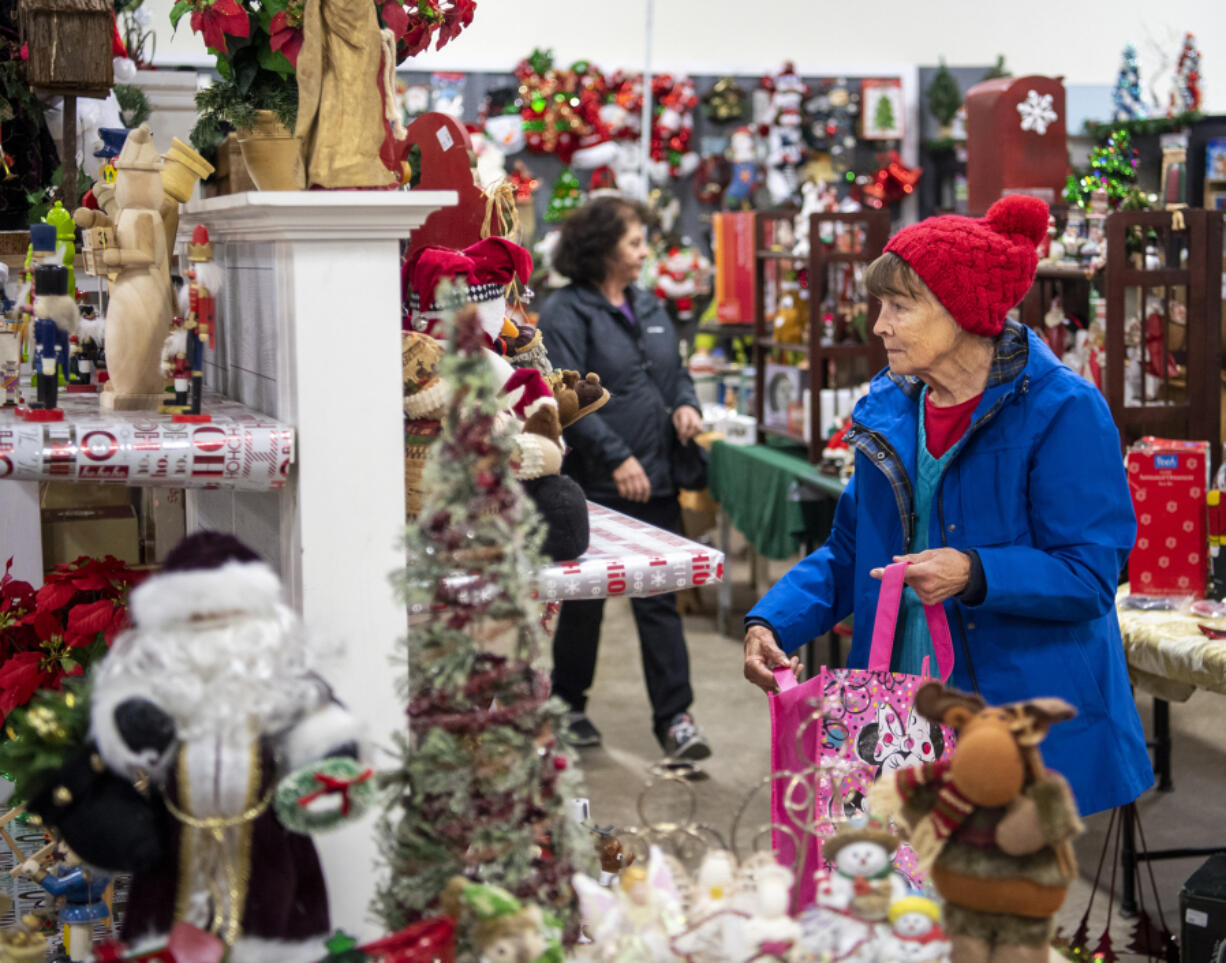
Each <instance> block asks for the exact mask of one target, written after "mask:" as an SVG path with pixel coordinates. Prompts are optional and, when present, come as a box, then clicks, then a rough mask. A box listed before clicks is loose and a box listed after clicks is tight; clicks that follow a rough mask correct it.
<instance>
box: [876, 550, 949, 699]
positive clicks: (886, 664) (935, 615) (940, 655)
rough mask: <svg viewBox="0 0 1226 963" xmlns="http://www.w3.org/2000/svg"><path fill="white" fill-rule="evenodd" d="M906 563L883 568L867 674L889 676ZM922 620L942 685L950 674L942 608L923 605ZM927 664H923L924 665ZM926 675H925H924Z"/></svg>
mask: <svg viewBox="0 0 1226 963" xmlns="http://www.w3.org/2000/svg"><path fill="white" fill-rule="evenodd" d="M906 572H907V563H906V562H895V563H894V564H893V565H887V566H886V567H885V572H884V573H883V574H882V576H881V594H880V595H879V596H878V597H877V618H876V620H875V621H874V622H873V644H872V647H871V648H870V649H869V653H868V668H869V671H870V672H889V671H890V656H891V655H893V653H894V631H895V629H896V628H897V626H898V610H899V608H900V607H901V605H902V589H903V576H904V575H906ZM924 618H925V619H926V620H927V622H928V634H929V635H931V636H932V650H933V652H934V653H935V654H936V657H937V672H938V673H939V675H940V679H941V681H942V682H946V681H948V680H949V675H950V673H951V672H953V671H954V643H953V639H951V638H950V635H949V622H948V621H947V620H946V618H945V607H944V606H943V605H925V606H924ZM926 662H927V660H925V663H926ZM925 674H927V673H925Z"/></svg>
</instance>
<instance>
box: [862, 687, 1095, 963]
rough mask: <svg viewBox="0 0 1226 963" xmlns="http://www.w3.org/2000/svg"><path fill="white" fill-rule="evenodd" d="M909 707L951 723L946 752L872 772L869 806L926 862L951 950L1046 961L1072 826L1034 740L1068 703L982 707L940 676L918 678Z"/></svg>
mask: <svg viewBox="0 0 1226 963" xmlns="http://www.w3.org/2000/svg"><path fill="white" fill-rule="evenodd" d="M915 708H916V711H917V712H919V713H920V714H922V715H924V716H925V717H927V718H928V719H930V720H931V721H932V722H933V723H941V724H943V725H946V726H950V727H952V728H953V729H954V730H955V731H956V732H957V736H958V741H957V746H956V747H955V749H954V753H953V756H952V758H951V759H949V760H948V761H942V762H940V763H937V764H935V765H932V766H924V767H920V768H915V769H902V770H899V772H898V773H896V774H895V776H894V778H893V779H883V780H881V781H880V782H878V783H876V784H875V785H874V786H873V788H872V789H871V790H870V791H869V801H870V805H872V807H873V808H874V811H875V812H878V813H881V814H882V815H887V814H888V815H890V816H892V817H893V818H895V819H896V820H897V821H898V823H899V824H900V825H901V826H903V827H904V828H905V829H906V831H907V833H908V836H909V839H910V841H911V845H912V847H913V848H914V850H915V854H916V856H917V857H918V859H919V864H920V868H921V869H922V870H930V871H931V877H932V884H933V886H934V887H935V888H936V890H937V892H938V893H940V895H941V896H942V897H943V898H944V899H945V929H946V932H948V933H949V935H950V939H951V942H952V944H953V952H952V955H953V958H954V959H956V960H967V961H985V963H1046V961H1047V959H1048V958H1049V948H1048V942H1049V940H1050V939H1051V918H1052V916H1053V914H1055V913H1056V911H1057V910H1059V908H1060V906H1061V904H1062V903H1063V902H1064V896H1065V893H1066V892H1067V890H1068V886H1069V882H1070V880H1072V879H1074V878H1075V877H1076V873H1077V870H1076V861H1075V859H1074V857H1073V850H1072V845H1071V840H1072V838H1073V837H1074V836H1076V835H1077V834H1078V833H1079V832H1081V829H1082V826H1081V820H1080V819H1079V818H1078V815H1077V806H1076V804H1075V803H1074V802H1073V797H1072V793H1071V792H1070V791H1069V788H1068V783H1066V782H1065V780H1064V777H1063V776H1060V775H1059V774H1058V773H1054V772H1049V771H1047V769H1045V768H1044V766H1043V761H1042V757H1041V756H1040V755H1039V744H1040V743H1041V742H1042V741H1043V739H1044V737H1045V736H1046V735H1047V730H1048V729H1049V728H1050V727H1051V725H1052V724H1054V723H1057V722H1061V721H1063V720H1065V719H1071V718H1072V717H1073V715H1074V714H1075V710H1074V709H1073V707H1072V706H1070V705H1069V704H1068V703H1066V702H1064V701H1063V700H1061V699H1031V700H1029V701H1027V702H1018V703H1013V704H1011V705H1005V706H999V707H992V706H986V705H985V704H984V702H983V700H982V699H980V698H979V697H978V696H972V695H966V694H964V693H961V692H957V691H955V690H952V689H946V688H945V686H944V685H942V684H941V683H940V682H928V683H925V684H924V685H923V686H921V687H920V689H919V690H918V691H917V692H916V694H915Z"/></svg>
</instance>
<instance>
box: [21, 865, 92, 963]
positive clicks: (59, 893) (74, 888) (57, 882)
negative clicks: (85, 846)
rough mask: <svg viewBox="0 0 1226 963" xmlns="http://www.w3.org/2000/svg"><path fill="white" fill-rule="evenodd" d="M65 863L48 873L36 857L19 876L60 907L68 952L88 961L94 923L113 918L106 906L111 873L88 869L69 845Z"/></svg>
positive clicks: (75, 958)
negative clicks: (31, 881) (33, 883)
mask: <svg viewBox="0 0 1226 963" xmlns="http://www.w3.org/2000/svg"><path fill="white" fill-rule="evenodd" d="M59 855H60V857H61V858H62V859H63V862H62V863H60V864H59V865H57V866H56V867H55V868H54V869H51V870H48V869H47V868H45V867H44V866H43V865H42V863H40V862H39V861H38V860H37V859H35V858H33V857H32V858H30V859H27V860H26V861H25V862H24V863H22V864H21V866H20V867H19V869H18V870H17V872H16V875H20V876H26V877H29V878H30V879H32V880H34V881H35V882H37V883H38V885H39V886H41V887H42V888H43V889H45V890H46V891H47V892H48V893H50V894H51V895H52V896H53V897H55V899H56V901H57V902H58V903H59V904H60V910H59V920H60V924H61V925H62V926H63V927H64V950H65V952H66V953H67V954H68V959H70V960H74V961H75V960H88V959H90V958H91V955H92V951H93V929H94V924H95V923H97V922H100V921H102V920H105V919H109V918H110V916H111V908H110V907H109V906H108V905H107V903H106V898H105V897H106V889H107V887H108V886H109V885H110V883H111V877H110V875H109V874H107V873H104V872H102V871H101V870H96V869H86V868H85V867H83V866H82V865H81V860H80V859H79V858H78V857H77V855H76V854H75V853H74V852H72V850H70V849H69V848H68V847H67V846H65V845H63V844H60V846H59Z"/></svg>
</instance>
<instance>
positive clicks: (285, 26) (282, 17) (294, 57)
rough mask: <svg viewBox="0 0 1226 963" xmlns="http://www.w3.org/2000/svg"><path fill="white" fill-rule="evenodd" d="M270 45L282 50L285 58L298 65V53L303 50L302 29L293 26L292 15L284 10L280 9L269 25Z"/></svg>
mask: <svg viewBox="0 0 1226 963" xmlns="http://www.w3.org/2000/svg"><path fill="white" fill-rule="evenodd" d="M268 34H269V36H268V46H270V47H271V48H272V49H273V50H280V51H281V53H283V54H285V59H286V60H288V61H289V62H290V63H292V64H293V65H294V66H295V67H297V66H298V54H299V52H301V50H302V31H301V30H299V29H298V28H297V27H295V26H293V25H292V24H291V22H290V16H289V14H288V13H286V12H285V11H284V10H281V11H279V12H278V13H277V14H275V15H274V16H273V18H272V22H271V23H269V25H268Z"/></svg>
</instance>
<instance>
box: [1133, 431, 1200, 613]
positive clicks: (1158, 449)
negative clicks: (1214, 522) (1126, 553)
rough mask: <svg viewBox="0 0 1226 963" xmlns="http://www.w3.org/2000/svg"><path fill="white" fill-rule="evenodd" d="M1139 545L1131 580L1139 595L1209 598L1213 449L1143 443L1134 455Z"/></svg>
mask: <svg viewBox="0 0 1226 963" xmlns="http://www.w3.org/2000/svg"><path fill="white" fill-rule="evenodd" d="M1125 463H1126V464H1127V466H1128V488H1129V490H1130V491H1131V492H1132V507H1133V509H1134V510H1135V511H1136V513H1137V542H1136V545H1134V546H1133V549H1132V555H1131V556H1130V557H1129V559H1128V580H1129V582H1130V583H1131V589H1132V591H1133V592H1134V593H1136V594H1138V595H1192V596H1195V597H1196V598H1204V596H1205V587H1206V582H1207V579H1208V572H1209V562H1208V557H1207V556H1208V554H1209V548H1208V545H1209V542H1208V538H1209V536H1208V524H1207V523H1208V510H1207V508H1206V500H1205V492H1206V490H1207V489H1208V487H1209V444H1208V442H1204V441H1171V440H1169V439H1166V438H1142V439H1141V440H1140V441H1138V442H1137V443H1136V444H1135V445H1133V446H1132V447H1131V448H1129V449H1128V455H1127V457H1126V458H1125Z"/></svg>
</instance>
